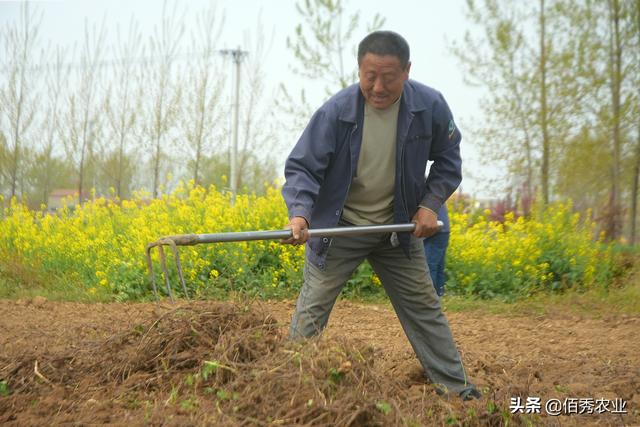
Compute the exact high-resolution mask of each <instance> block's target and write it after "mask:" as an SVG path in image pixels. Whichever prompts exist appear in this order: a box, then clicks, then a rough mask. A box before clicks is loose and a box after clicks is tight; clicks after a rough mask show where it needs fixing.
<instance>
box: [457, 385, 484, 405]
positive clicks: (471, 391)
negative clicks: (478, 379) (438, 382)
mask: <svg viewBox="0 0 640 427" xmlns="http://www.w3.org/2000/svg"><path fill="white" fill-rule="evenodd" d="M481 397H482V394H480V392H479V391H478V389H476V388H475V387H473V388H468V389H466V390H463V391H461V392H460V399H462V400H463V401H465V402H467V401H469V400H474V399H480V398H481Z"/></svg>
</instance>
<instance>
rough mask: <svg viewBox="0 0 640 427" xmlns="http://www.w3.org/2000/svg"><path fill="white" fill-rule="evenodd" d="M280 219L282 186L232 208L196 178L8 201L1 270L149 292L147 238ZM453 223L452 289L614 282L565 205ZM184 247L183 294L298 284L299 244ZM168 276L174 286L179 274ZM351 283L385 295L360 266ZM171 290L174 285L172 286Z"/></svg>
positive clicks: (603, 253)
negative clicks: (59, 203)
mask: <svg viewBox="0 0 640 427" xmlns="http://www.w3.org/2000/svg"><path fill="white" fill-rule="evenodd" d="M286 218H287V211H286V207H285V205H284V201H283V200H282V197H281V195H280V192H279V190H278V189H276V188H271V187H270V188H268V189H267V192H266V194H265V195H264V196H255V195H239V196H238V197H237V198H236V203H235V205H233V206H231V204H230V199H229V196H228V195H227V194H225V193H223V192H220V191H218V190H217V189H216V188H215V187H211V188H209V189H205V188H202V187H199V186H195V185H193V183H186V184H185V183H182V184H180V185H179V186H178V188H177V189H176V190H175V191H173V192H172V193H171V194H168V195H165V196H163V197H162V198H160V199H154V200H150V201H149V200H148V199H146V198H145V195H144V194H138V195H137V196H136V197H134V198H133V199H132V200H122V201H117V200H115V201H114V200H105V199H102V198H97V199H95V200H93V201H91V202H87V203H85V204H83V205H82V206H81V207H77V208H75V209H73V210H71V209H68V208H63V209H62V210H60V211H58V212H56V213H55V214H49V213H46V212H44V211H42V212H34V211H31V210H29V209H27V208H26V207H25V206H24V205H22V204H19V203H17V202H15V201H12V202H11V203H10V204H9V206H8V207H7V208H5V209H4V210H3V212H2V217H1V218H0V273H1V271H2V270H1V269H2V268H3V264H5V267H6V264H7V263H12V264H13V265H16V264H18V265H21V266H23V267H24V268H25V269H27V270H28V271H35V272H37V273H38V274H39V275H40V276H41V277H45V278H51V283H55V281H56V280H64V281H65V282H67V283H73V285H74V286H77V287H79V288H81V290H82V292H86V293H87V294H89V295H90V294H96V293H100V294H108V295H110V296H111V297H112V298H113V299H115V300H119V301H122V300H131V299H148V298H150V297H151V296H152V292H151V285H150V280H149V277H148V273H147V266H146V262H145V256H144V249H145V246H146V244H147V243H150V242H152V241H155V240H157V238H159V237H161V236H164V235H172V234H183V233H214V232H231V231H247V230H273V229H281V228H282V227H283V225H284V224H285V223H286ZM451 223H452V227H451V242H450V247H449V252H448V256H447V263H448V264H447V274H448V282H447V290H448V292H452V293H458V294H463V295H474V296H479V297H482V298H491V297H497V296H502V297H507V298H517V297H522V296H527V295H530V294H532V293H535V292H538V291H541V290H562V289H567V288H587V287H591V286H595V285H603V284H606V283H607V281H608V280H609V279H610V274H611V271H612V265H613V259H612V257H613V255H612V253H611V249H610V247H609V246H607V245H604V244H603V243H600V242H598V241H595V240H594V238H593V234H594V224H592V223H591V222H589V221H586V220H584V219H582V218H581V217H580V215H579V214H577V213H573V212H572V211H571V206H570V205H569V204H564V205H554V206H552V207H550V208H548V209H547V210H544V211H540V212H537V213H535V214H534V215H532V217H531V218H524V217H518V218H515V217H514V216H513V215H510V214H508V215H507V216H506V218H505V221H504V222H502V223H498V222H492V221H489V220H488V212H475V213H467V212H452V214H451ZM154 254H155V255H156V257H157V253H155V251H154ZM180 254H181V261H182V266H183V271H184V274H185V279H186V281H187V286H188V287H189V291H190V294H191V295H196V296H200V297H205V296H223V295H226V294H228V293H229V292H232V291H233V292H242V293H247V294H250V295H256V296H261V297H278V296H293V295H295V293H296V291H297V290H298V289H299V287H300V284H301V277H302V273H301V270H302V265H303V261H304V249H303V248H302V247H293V246H289V245H282V244H280V243H278V242H276V241H254V242H239V243H225V244H208V245H198V246H190V247H182V248H180ZM154 262H156V263H157V262H158V260H157V258H156V259H155V260H154ZM169 268H170V271H174V272H175V268H173V266H172V265H170V266H169ZM156 271H159V269H158V268H156ZM172 283H174V284H177V280H176V278H175V277H173V278H172ZM349 287H351V288H353V287H361V288H363V289H366V292H368V293H380V294H381V293H382V292H383V291H382V288H381V286H380V282H379V280H378V279H377V277H375V275H374V274H373V273H372V272H371V269H370V267H368V265H364V266H363V267H361V268H360V269H359V270H358V272H357V273H356V274H355V276H354V279H353V280H352V281H351V283H350V285H349ZM175 292H176V293H178V294H179V293H180V292H179V290H178V289H177V286H176V290H175Z"/></svg>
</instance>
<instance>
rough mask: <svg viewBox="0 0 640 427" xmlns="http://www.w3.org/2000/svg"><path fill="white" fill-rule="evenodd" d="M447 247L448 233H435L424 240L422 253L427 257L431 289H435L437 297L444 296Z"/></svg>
mask: <svg viewBox="0 0 640 427" xmlns="http://www.w3.org/2000/svg"><path fill="white" fill-rule="evenodd" d="M447 246H449V233H448V232H444V233H436V234H434V235H433V236H431V237H428V238H426V239H424V253H425V255H426V257H427V265H428V266H429V273H430V275H431V280H432V281H433V287H434V288H435V289H436V293H437V294H438V296H442V295H444V283H445V281H446V277H445V274H444V260H445V257H446V255H447Z"/></svg>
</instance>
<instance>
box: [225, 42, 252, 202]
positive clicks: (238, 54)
mask: <svg viewBox="0 0 640 427" xmlns="http://www.w3.org/2000/svg"><path fill="white" fill-rule="evenodd" d="M220 53H221V54H222V55H224V56H231V59H233V62H234V63H235V64H236V89H235V102H234V109H233V129H232V133H233V142H232V145H231V159H230V169H231V170H230V171H229V175H230V176H229V180H230V181H231V204H232V205H233V204H235V202H236V194H237V192H238V171H237V168H238V133H239V129H238V123H239V121H240V63H241V62H242V59H243V58H244V57H245V56H247V54H248V53H249V52H247V51H245V50H241V49H240V47H239V46H238V48H237V49H222V50H221V51H220Z"/></svg>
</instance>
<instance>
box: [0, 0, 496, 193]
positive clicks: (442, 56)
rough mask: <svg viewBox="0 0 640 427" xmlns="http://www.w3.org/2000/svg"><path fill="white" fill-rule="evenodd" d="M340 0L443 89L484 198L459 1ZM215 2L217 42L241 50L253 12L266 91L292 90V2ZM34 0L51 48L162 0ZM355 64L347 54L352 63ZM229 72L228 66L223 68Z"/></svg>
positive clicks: (193, 9) (14, 7)
mask: <svg viewBox="0 0 640 427" xmlns="http://www.w3.org/2000/svg"><path fill="white" fill-rule="evenodd" d="M343 1H344V2H345V5H346V9H347V13H348V14H349V15H350V14H352V13H354V12H356V11H358V12H360V15H361V22H362V23H368V22H371V20H372V17H373V16H374V14H375V13H379V14H380V15H381V16H383V17H384V18H385V19H386V23H385V25H384V26H383V29H387V30H393V31H396V32H398V33H400V34H402V35H403V36H404V37H405V38H406V39H407V41H408V42H409V45H410V47H411V62H412V66H411V73H410V77H411V78H412V79H415V80H418V81H420V82H422V83H425V84H427V85H429V86H432V87H434V88H436V89H438V90H439V91H440V92H442V93H443V95H444V97H445V99H446V100H447V102H448V103H449V106H450V108H451V110H452V112H453V114H454V117H455V118H456V122H457V124H458V127H459V128H460V129H461V131H462V134H463V143H462V146H461V148H462V156H463V165H464V166H463V167H464V171H463V176H464V178H463V183H462V188H463V190H464V191H465V192H470V193H472V194H475V195H476V196H477V197H490V195H491V194H490V193H489V192H487V191H488V190H487V189H486V188H484V187H485V186H484V185H483V184H482V179H483V178H482V177H483V176H486V175H490V174H491V172H490V170H489V169H488V168H487V167H486V166H483V163H482V162H481V161H480V159H479V156H478V153H477V150H476V148H475V147H476V143H477V140H474V136H473V134H472V132H471V131H467V132H466V131H465V129H469V128H471V126H472V125H475V124H477V123H478V122H479V121H480V120H481V119H482V117H483V115H482V111H481V109H480V101H481V98H482V96H483V92H482V89H481V88H475V87H470V86H468V85H466V84H465V83H464V78H463V75H462V72H461V70H460V68H459V63H458V59H457V58H456V57H455V55H454V54H453V53H452V51H451V50H452V49H451V44H452V42H454V41H461V40H462V37H463V35H464V31H465V29H466V28H467V26H468V24H467V21H466V19H465V17H464V7H465V0H448V1H436V0H396V1H389V0H384V1H383V0H343ZM20 3H21V2H17V1H0V28H3V27H5V26H6V25H7V24H8V23H9V22H11V21H16V20H17V19H18V16H19V11H20ZM211 3H213V2H210V1H205V0H177V6H178V10H185V11H186V16H187V23H188V25H187V32H188V31H189V27H190V26H194V25H195V20H194V17H195V16H196V15H197V14H198V11H200V10H203V9H204V8H205V7H206V6H207V5H208V4H211ZM215 3H216V4H217V8H218V9H217V10H218V11H221V12H222V11H224V14H225V25H224V29H223V33H222V35H221V39H220V40H219V42H218V46H219V47H220V48H225V47H226V48H236V47H241V48H242V49H247V48H248V47H245V46H243V45H242V44H243V41H244V39H245V38H244V35H245V34H247V33H249V34H252V35H254V34H255V33H256V31H255V26H256V22H258V17H259V16H260V20H261V22H262V25H263V28H264V32H265V34H266V35H267V36H268V37H271V36H273V42H272V45H271V49H270V50H269V55H268V56H267V57H266V59H265V63H264V71H265V77H266V79H267V81H268V82H269V84H270V85H271V86H272V87H273V88H275V87H277V86H278V85H279V84H280V82H286V84H287V85H291V86H292V89H294V91H297V90H299V89H298V88H299V87H300V85H301V84H302V83H300V81H299V79H298V78H297V77H296V76H295V75H294V74H293V73H292V71H291V65H292V64H293V63H294V58H293V54H292V53H291V52H290V51H289V50H288V49H287V48H286V38H287V36H292V35H293V33H294V28H295V26H296V25H297V24H298V23H299V22H301V18H300V17H299V15H298V13H297V11H296V8H295V1H294V0H270V1H267V0H218V1H217V2H215ZM35 4H36V6H37V8H38V9H40V10H41V11H42V12H43V15H42V24H41V37H42V39H43V40H45V41H50V42H51V43H52V45H62V46H69V47H70V46H72V45H73V44H74V43H76V44H81V43H82V41H83V39H84V28H85V21H86V22H88V23H89V24H90V25H92V24H99V23H100V22H102V20H104V22H105V25H106V29H107V38H108V40H112V41H115V38H116V34H117V29H118V27H120V29H121V31H123V33H124V34H126V29H127V26H128V24H129V22H130V20H131V18H132V17H133V18H135V20H137V21H138V22H139V24H140V30H141V32H142V33H143V34H145V35H147V36H150V35H151V34H153V30H154V26H156V25H158V24H159V22H160V20H161V16H162V1H161V0H127V1H124V0H109V1H107V0H104V1H98V0H83V1H78V0H55V1H38V2H35ZM169 4H170V5H172V4H173V3H169ZM364 35H366V31H365V29H364V25H362V26H361V32H360V34H358V33H356V35H355V36H354V43H357V42H358V41H359V40H360V39H361V38H362V37H364ZM254 37H255V36H254ZM249 53H251V52H249ZM355 61H356V60H355V58H354V59H353V66H354V67H355V64H356V62H355ZM231 72H232V70H231V68H230V69H229V73H231ZM229 81H231V79H229ZM309 86H311V87H309ZM305 87H306V89H307V90H308V92H309V95H310V96H309V99H310V101H311V104H312V105H314V106H315V105H317V106H320V103H321V101H322V99H323V97H324V96H325V94H324V84H318V85H308V84H307V85H305ZM294 143H295V141H293V140H292V141H291V143H290V144H289V145H290V146H293V144H294ZM285 146H286V144H285ZM286 154H287V152H283V153H282V157H283V161H284V158H285V157H286Z"/></svg>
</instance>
